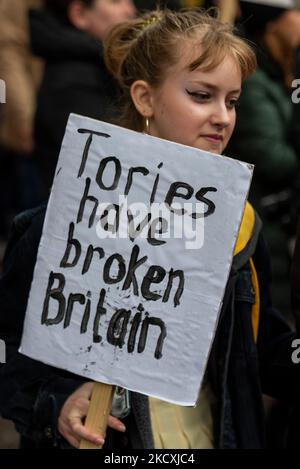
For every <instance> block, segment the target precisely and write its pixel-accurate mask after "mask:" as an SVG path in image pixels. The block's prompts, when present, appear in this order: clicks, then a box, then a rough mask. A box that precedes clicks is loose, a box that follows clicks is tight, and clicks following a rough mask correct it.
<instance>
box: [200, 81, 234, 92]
mask: <svg viewBox="0 0 300 469" xmlns="http://www.w3.org/2000/svg"><path fill="white" fill-rule="evenodd" d="M192 83H193V84H195V85H201V86H205V87H206V88H208V89H210V90H213V91H218V90H219V88H218V86H215V85H212V84H211V83H206V82H205V81H193V82H192ZM241 91H242V90H241V88H239V89H237V90H232V91H229V93H241Z"/></svg>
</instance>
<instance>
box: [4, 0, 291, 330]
mask: <svg viewBox="0 0 300 469" xmlns="http://www.w3.org/2000/svg"><path fill="white" fill-rule="evenodd" d="M156 3H157V2H156V1H155V0H153V1H152V0H145V1H143V0H136V1H135V2H133V0H119V2H110V1H106V0H104V1H102V0H100V1H95V0H90V1H89V0H82V1H80V0H71V1H70V0H0V14H1V18H2V22H1V29H0V79H1V80H4V82H5V84H6V99H5V101H6V102H5V103H4V102H3V101H4V100H3V99H2V103H1V104H0V264H1V256H2V254H3V251H4V247H5V243H6V241H7V239H8V236H9V228H10V224H11V221H12V218H13V217H14V216H15V215H16V214H17V213H19V212H21V211H23V210H26V209H28V208H32V207H34V206H36V205H38V204H39V203H41V202H42V201H44V200H46V199H47V197H48V194H49V191H50V189H51V182H52V179H53V175H54V172H55V167H56V162H57V158H58V155H59V150H60V146H61V142H62V138H63V135H64V129H65V126H66V122H67V119H68V116H69V114H70V113H71V112H74V113H77V114H82V115H85V116H89V117H92V118H95V119H99V120H104V121H113V119H114V118H115V117H116V116H117V115H118V112H119V103H120V92H119V90H118V87H117V85H116V83H115V82H114V80H113V79H112V78H111V76H110V74H109V73H108V71H107V70H106V68H105V65H104V61H103V52H102V44H101V42H102V40H103V39H104V38H105V35H106V34H107V31H108V30H109V28H111V27H112V26H113V25H114V24H116V23H118V22H121V21H124V20H126V19H127V18H129V17H132V16H134V15H135V14H138V11H139V10H145V9H153V8H155V5H156ZM162 3H163V4H165V5H166V6H168V7H169V8H176V9H177V8H181V7H195V6H202V7H205V8H208V7H211V6H219V7H220V8H221V11H222V14H223V15H224V16H223V18H224V20H226V21H232V22H235V23H236V27H237V33H238V34H240V35H242V36H245V37H246V38H247V39H248V40H249V41H251V43H252V44H253V47H254V48H255V51H256V54H257V59H258V69H257V71H256V72H255V74H254V75H253V76H251V78H250V79H249V80H247V81H246V83H245V86H244V89H243V93H242V96H241V100H240V103H239V107H238V110H237V116H238V117H237V127H236V130H235V133H234V136H233V138H232V141H231V144H230V148H229V149H227V151H226V154H227V155H228V156H231V157H233V158H237V159H239V160H242V161H247V162H249V163H253V164H255V175H254V180H253V184H252V187H251V192H250V194H249V199H250V201H251V203H252V204H253V206H254V207H255V209H256V210H257V211H258V213H259V215H260V217H261V218H262V220H263V222H264V233H265V237H266V238H267V241H268V244H269V248H270V252H271V259H272V266H273V297H274V303H275V306H276V307H277V308H278V309H280V310H281V312H282V313H284V314H285V316H286V317H287V319H288V321H289V322H290V323H291V325H292V326H293V327H296V325H297V324H299V323H300V320H299V319H298V317H297V311H299V309H300V308H299V302H300V300H298V297H299V298H300V295H299V293H298V290H297V282H298V276H297V273H298V270H297V269H294V276H293V278H294V279H295V280H294V282H295V285H296V287H295V289H294V290H293V300H294V301H293V306H294V312H295V313H296V321H295V323H294V317H295V316H294V315H293V314H292V310H291V301H290V299H291V291H290V272H291V263H292V258H293V253H294V247H295V240H296V231H297V219H298V213H299V203H300V177H299V176H300V172H299V162H300V107H299V104H297V102H296V99H292V96H295V93H294V92H295V87H294V85H295V83H294V80H295V79H297V78H299V79H300V10H299V11H298V10H297V6H298V5H297V2H290V3H291V5H292V7H291V8H283V7H282V5H281V4H282V2H280V1H279V2H276V0H274V1H260V0H257V1H253V0H251V1H241V2H238V1H231V0H225V1H224V0H223V1H222V0H219V1H205V0H203V1H201V0H181V1H180V0H169V1H165V2H160V4H162ZM277 3H278V6H277ZM299 3H300V2H299ZM92 4H93V7H92ZM293 4H294V5H293ZM299 7H300V5H299ZM293 93H294V94H293ZM299 95H300V93H299ZM293 101H294V102H293ZM298 251H299V249H298ZM298 251H297V250H296V252H298ZM298 258H299V264H300V254H298ZM299 284H300V281H299Z"/></svg>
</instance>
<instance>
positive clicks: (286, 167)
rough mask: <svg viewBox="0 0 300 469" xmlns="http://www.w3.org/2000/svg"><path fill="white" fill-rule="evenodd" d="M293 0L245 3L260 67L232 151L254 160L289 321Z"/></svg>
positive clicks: (298, 23) (277, 286)
mask: <svg viewBox="0 0 300 469" xmlns="http://www.w3.org/2000/svg"><path fill="white" fill-rule="evenodd" d="M296 6H297V2H294V1H292V0H288V1H286V0H278V1H273V0H269V1H265V0H251V1H241V2H240V8H241V12H242V18H241V21H242V26H243V29H244V30H245V33H246V37H247V38H248V39H249V40H251V42H252V43H254V44H255V45H256V52H257V60H258V69H257V71H256V73H255V74H253V75H252V76H251V77H250V78H249V80H247V81H246V82H245V84H244V87H243V93H242V96H241V100H240V103H239V106H238V112H237V114H238V120H237V126H236V129H235V132H234V134H233V137H232V139H231V143H230V146H229V149H228V152H227V154H228V155H229V156H233V157H238V158H239V159H241V160H244V161H247V162H250V163H254V164H255V172H254V179H253V182H252V186H251V191H250V201H251V202H252V203H253V205H254V207H255V208H256V209H257V210H258V213H259V214H260V216H261V218H262V220H263V222H264V233H265V236H266V239H267V241H268V244H269V248H270V251H271V257H272V267H273V290H272V293H273V300H274V305H275V306H276V307H278V308H279V309H280V310H281V311H282V312H283V313H284V314H285V315H286V316H287V317H288V318H289V319H290V320H292V316H291V308H290V302H289V298H290V290H289V269H290V255H289V251H288V241H289V237H290V236H291V235H292V234H293V233H294V230H295V227H294V226H293V223H290V218H289V213H290V209H291V204H293V203H294V202H295V199H294V198H293V197H291V196H290V195H291V192H290V187H291V185H292V182H293V180H294V179H295V177H296V176H297V174H299V154H298V153H297V151H296V148H295V146H294V145H293V142H292V139H291V136H290V126H291V122H292V101H291V82H292V73H293V70H294V62H293V59H294V53H295V50H296V47H297V45H298V44H299V43H300V11H298V10H297V9H296Z"/></svg>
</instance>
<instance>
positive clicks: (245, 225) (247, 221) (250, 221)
mask: <svg viewBox="0 0 300 469" xmlns="http://www.w3.org/2000/svg"><path fill="white" fill-rule="evenodd" d="M254 224H255V212H254V209H253V207H252V205H250V204H249V202H247V203H246V207H245V211H244V215H243V219H242V223H241V226H240V231H239V235H238V238H237V242H236V245H235V250H234V255H235V256H236V255H237V254H239V253H240V252H241V251H243V249H245V247H246V246H247V244H248V243H249V241H250V239H251V236H252V233H253V229H254Z"/></svg>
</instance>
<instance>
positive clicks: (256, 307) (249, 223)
mask: <svg viewBox="0 0 300 469" xmlns="http://www.w3.org/2000/svg"><path fill="white" fill-rule="evenodd" d="M254 226H255V211H254V209H253V207H252V206H251V205H250V204H249V202H247V204H246V207H245V211H244V215H243V219H242V223H241V226H240V231H239V235H238V238H237V242H236V246H235V250H234V255H235V256H236V255H237V254H239V253H240V252H242V251H243V250H244V249H245V248H246V246H247V244H248V243H249V241H250V239H251V237H252V234H253V230H254ZM249 262H250V269H251V281H252V286H253V289H254V292H255V303H254V304H253V306H252V329H253V335H254V340H255V342H257V336H258V326H259V312H260V295H259V283H258V278H257V272H256V269H255V266H254V262H253V259H252V258H250V260H249Z"/></svg>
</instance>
